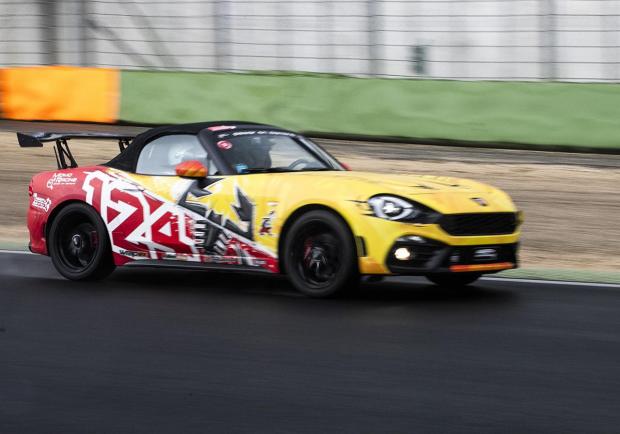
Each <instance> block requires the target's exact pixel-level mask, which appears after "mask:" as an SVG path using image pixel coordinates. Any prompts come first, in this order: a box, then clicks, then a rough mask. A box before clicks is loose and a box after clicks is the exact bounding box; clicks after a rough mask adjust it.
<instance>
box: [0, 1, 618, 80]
mask: <svg viewBox="0 0 620 434" xmlns="http://www.w3.org/2000/svg"><path fill="white" fill-rule="evenodd" d="M34 64H74V65H94V66H114V67H121V68H126V69H156V70H186V71H255V70H261V71H304V72H322V73H338V74H348V75H356V76H380V77H416V78H439V79H473V80H475V79H489V80H539V79H547V80H567V81H612V82H613V81H620V67H619V66H620V0H408V1H407V0H336V1H328V0H289V1H284V0H282V1H279V0H179V1H162V0H135V1H131V0H60V1H50V0H39V1H35V0H24V1H14V0H0V65H4V66H9V65H34Z"/></svg>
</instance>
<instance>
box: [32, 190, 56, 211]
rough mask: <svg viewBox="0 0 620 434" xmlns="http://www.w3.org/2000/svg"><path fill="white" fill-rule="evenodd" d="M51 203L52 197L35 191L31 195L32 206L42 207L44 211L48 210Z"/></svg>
mask: <svg viewBox="0 0 620 434" xmlns="http://www.w3.org/2000/svg"><path fill="white" fill-rule="evenodd" d="M51 205H52V199H50V198H49V197H42V196H39V195H38V194H37V193H34V194H33V195H32V206H33V207H34V208H39V209H42V210H43V211H45V212H48V211H49V210H50V206H51Z"/></svg>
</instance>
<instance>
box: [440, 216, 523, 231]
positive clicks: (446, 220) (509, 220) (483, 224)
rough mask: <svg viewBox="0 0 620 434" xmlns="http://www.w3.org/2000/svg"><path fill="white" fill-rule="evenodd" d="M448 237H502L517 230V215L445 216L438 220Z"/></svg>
mask: <svg viewBox="0 0 620 434" xmlns="http://www.w3.org/2000/svg"><path fill="white" fill-rule="evenodd" d="M439 225H440V226H441V228H442V229H443V230H444V231H446V232H447V233H449V234H450V235H457V236H465V235H502V234H512V233H513V232H514V231H516V230H517V215H516V214H515V213H512V212H495V213H479V214H446V215H444V216H442V217H441V219H440V220H439Z"/></svg>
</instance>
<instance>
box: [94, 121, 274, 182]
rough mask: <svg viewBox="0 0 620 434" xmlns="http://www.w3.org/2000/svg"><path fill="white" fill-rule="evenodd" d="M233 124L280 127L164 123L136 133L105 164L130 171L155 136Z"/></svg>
mask: <svg viewBox="0 0 620 434" xmlns="http://www.w3.org/2000/svg"><path fill="white" fill-rule="evenodd" d="M220 125H222V126H224V125H227V126H234V127H236V128H240V127H246V126H247V127H250V128H252V127H259V126H260V127H269V128H273V129H277V130H279V129H280V128H278V127H275V126H272V125H267V124H260V123H257V122H248V121H212V122H196V123H192V124H179V125H164V126H161V127H155V128H151V129H150V130H146V131H144V132H143V133H140V134H138V135H137V136H135V137H134V139H133V140H132V141H131V143H130V144H129V146H128V147H127V148H126V149H125V150H124V151H122V152H121V153H120V154H118V155H117V156H116V157H114V158H113V159H112V160H110V161H109V162H108V163H106V164H105V165H106V166H109V167H114V168H116V169H121V170H127V171H132V170H133V169H134V166H135V162H136V160H137V158H138V154H139V153H140V151H141V150H142V148H143V147H144V145H146V144H147V143H148V142H150V141H151V140H153V139H156V138H157V137H161V136H167V135H170V134H198V133H199V132H201V131H202V130H204V129H207V128H210V127H217V126H220Z"/></svg>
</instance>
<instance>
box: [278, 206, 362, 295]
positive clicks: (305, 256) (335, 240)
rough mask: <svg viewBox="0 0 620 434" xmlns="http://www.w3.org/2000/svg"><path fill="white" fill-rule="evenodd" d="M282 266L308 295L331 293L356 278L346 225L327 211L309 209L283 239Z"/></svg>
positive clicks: (293, 281)
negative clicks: (283, 257) (283, 258)
mask: <svg viewBox="0 0 620 434" xmlns="http://www.w3.org/2000/svg"><path fill="white" fill-rule="evenodd" d="M283 255H284V256H285V260H284V269H285V272H286V274H287V275H288V278H289V280H290V281H291V283H292V284H293V285H294V286H295V288H297V289H298V290H299V291H301V292H303V293H304V294H306V295H309V296H311V297H330V296H334V295H337V294H341V293H343V292H345V291H346V290H347V289H350V288H352V287H355V286H356V284H357V283H358V282H359V272H358V267H357V255H356V251H355V243H354V242H353V237H352V235H351V232H350V231H349V228H348V227H347V225H346V224H345V223H344V222H343V221H342V220H341V219H340V218H339V217H338V216H336V215H334V214H333V213H331V212H329V211H323V210H317V211H310V212H308V213H306V214H304V215H302V216H301V217H300V218H299V219H297V220H296V221H295V222H294V223H293V225H292V226H291V228H290V230H289V231H288V234H287V235H286V239H285V240H284V249H283Z"/></svg>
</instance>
